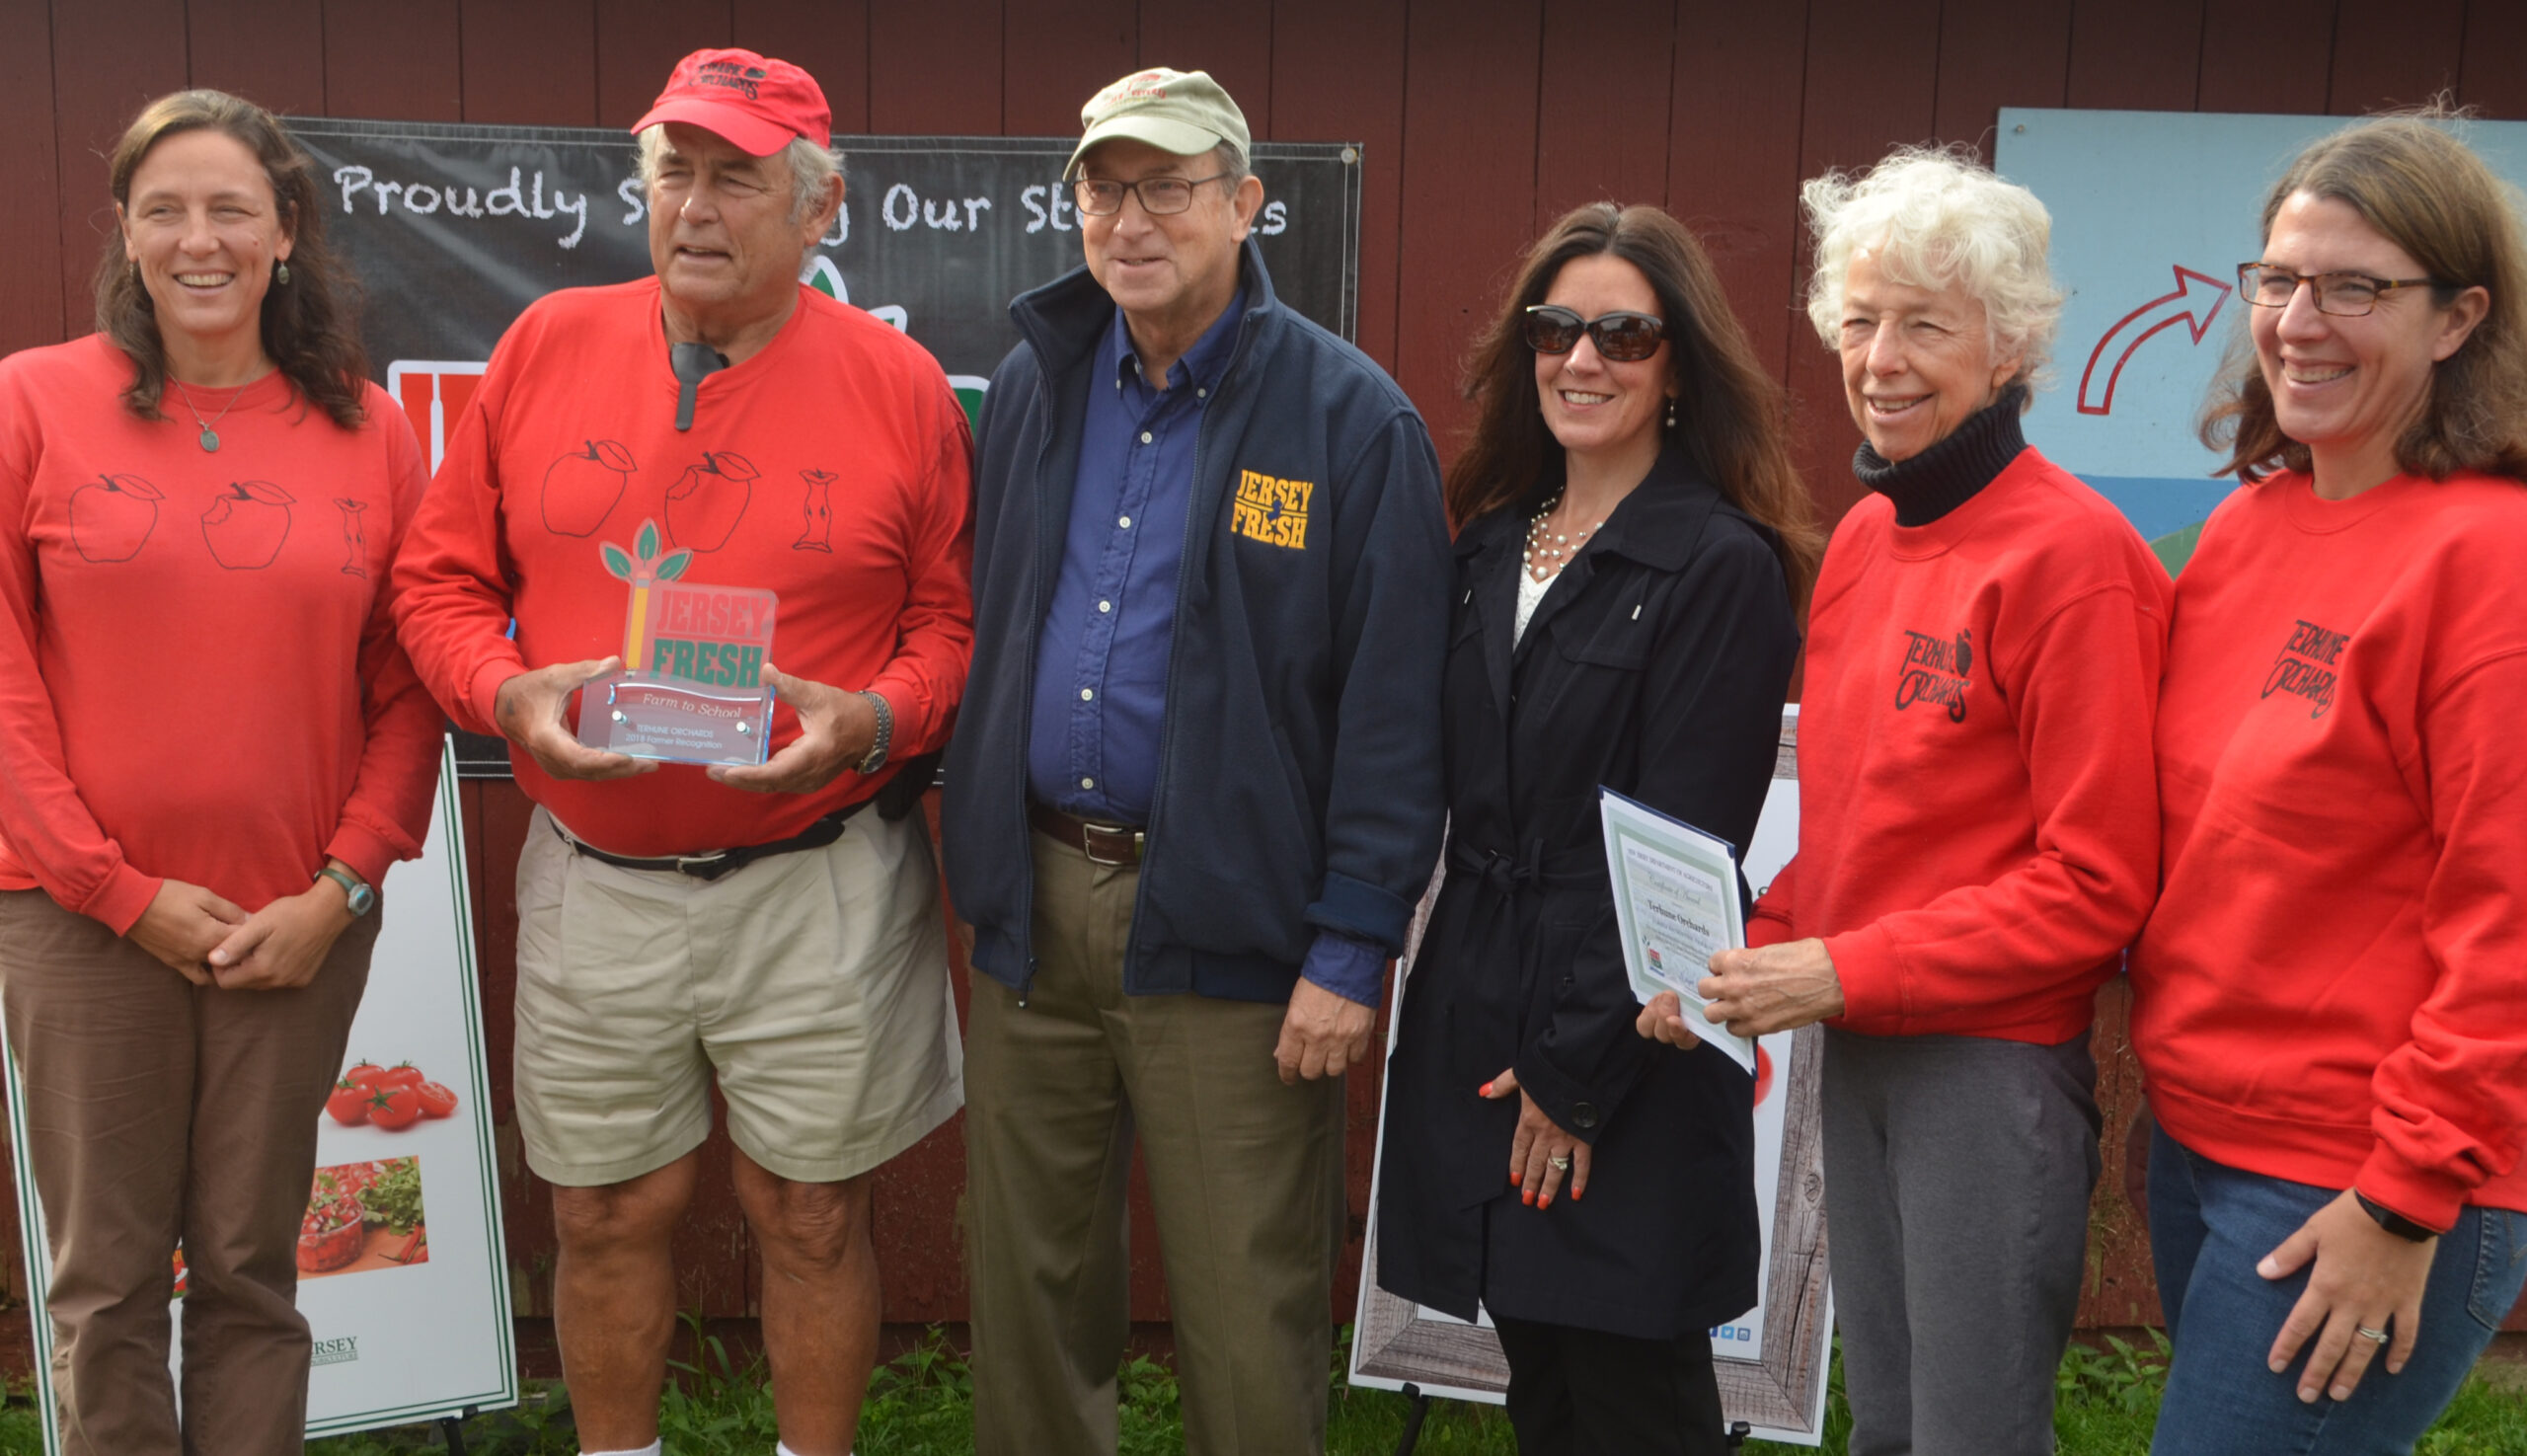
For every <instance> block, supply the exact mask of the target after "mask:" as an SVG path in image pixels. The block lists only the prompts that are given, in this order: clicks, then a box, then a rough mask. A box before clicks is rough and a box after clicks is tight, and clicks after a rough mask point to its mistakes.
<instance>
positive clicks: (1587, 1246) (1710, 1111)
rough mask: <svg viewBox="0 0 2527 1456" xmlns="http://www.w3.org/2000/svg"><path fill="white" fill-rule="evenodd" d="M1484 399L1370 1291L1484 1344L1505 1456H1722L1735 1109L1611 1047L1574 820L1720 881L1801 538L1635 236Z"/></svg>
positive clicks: (1743, 413)
mask: <svg viewBox="0 0 2527 1456" xmlns="http://www.w3.org/2000/svg"><path fill="white" fill-rule="evenodd" d="M1474 375H1475V377H1474V380H1473V389H1472V392H1473V395H1474V397H1475V399H1476V401H1477V405H1478V408H1479V411H1480V415H1479V420H1478V423H1477V426H1476V433H1475V436H1474V438H1473V440H1472V441H1471V442H1470V444H1469V446H1468V448H1467V449H1466V451H1465V453H1464V454H1463V456H1462V457H1461V458H1460V459H1459V460H1458V461H1457V464H1456V467H1455V468H1454V469H1453V470H1452V471H1451V472H1450V474H1449V477H1448V483H1447V493H1448V505H1449V509H1450V512H1451V514H1452V515H1453V516H1454V517H1455V518H1456V520H1457V522H1458V524H1459V527H1460V535H1459V537H1458V541H1457V562H1458V565H1457V595H1458V606H1457V610H1456V620H1455V626H1454V629H1453V631H1452V633H1451V635H1450V639H1449V648H1448V658H1447V671H1446V686H1445V689H1444V693H1445V696H1444V705H1445V717H1446V724H1447V776H1448V799H1449V811H1450V823H1449V831H1448V848H1447V880H1446V883H1445V885H1444V886H1443V887H1442V889H1441V890H1440V892H1439V901H1438V904H1437V907H1436V908H1435V910H1434V911H1433V912H1432V916H1431V920H1430V924H1429V928H1428V931H1427V933H1426V934H1425V935H1424V937H1423V940H1422V942H1421V949H1420V953H1419V955H1418V957H1417V959H1416V961H1415V964H1414V967H1413V972H1412V975H1411V977H1410V979H1409V980H1408V981H1407V983H1406V986H1405V990H1404V1001H1403V1006H1402V1008H1401V1010H1400V1011H1399V1013H1398V1014H1399V1015H1400V1016H1401V1017H1402V1019H1403V1021H1402V1026H1401V1029H1400V1031H1399V1033H1398V1039H1397V1043H1396V1048H1395V1054H1394V1060H1393V1064H1392V1066H1391V1068H1390V1070H1389V1072H1388V1097H1389V1099H1390V1102H1389V1106H1388V1110H1387V1114H1386V1146H1385V1153H1384V1157H1385V1163H1384V1168H1385V1173H1384V1183H1383V1190H1382V1192H1381V1194H1380V1208H1379V1227H1378V1233H1379V1250H1380V1254H1379V1281H1380V1282H1381V1283H1382V1284H1383V1285H1384V1286H1385V1287H1386V1288H1387V1289H1388V1290H1390V1291H1391V1292H1393V1293H1395V1294H1398V1295H1401V1296H1403V1297H1405V1298H1407V1299H1411V1300H1414V1301H1416V1302H1417V1303H1420V1304H1424V1305H1428V1306H1430V1307H1431V1308H1434V1309H1438V1310H1442V1311H1445V1312H1447V1313H1449V1314H1453V1315H1456V1316H1458V1317H1460V1318H1464V1319H1472V1318H1473V1317H1474V1315H1475V1311H1476V1306H1477V1304H1478V1302H1479V1303H1480V1304H1481V1305H1482V1306H1483V1307H1484V1308H1485V1309H1486V1310H1488V1311H1489V1313H1490V1314H1491V1316H1492V1320H1493V1324H1494V1326H1495V1327H1496V1328H1497V1329H1498V1331H1499V1335H1500V1342H1501V1345H1502V1348H1503V1349H1504V1350H1505V1351H1506V1352H1507V1354H1508V1358H1509V1370H1510V1380H1509V1416H1510V1419H1511V1421H1512V1423H1513V1424H1514V1425H1515V1426H1516V1428H1517V1432H1518V1441H1519V1447H1520V1449H1521V1450H1522V1451H1524V1452H1527V1453H1530V1456H1534V1453H1543V1452H1564V1451H1570V1452H1579V1451H1622V1452H1627V1453H1629V1452H1644V1453H1655V1452H1676V1453H1688V1452H1694V1453H1698V1452H1705V1451H1711V1452H1718V1451H1721V1450H1723V1449H1724V1447H1723V1433H1722V1425H1721V1413H1720V1394H1719V1387H1718V1385H1717V1383H1716V1381H1715V1379H1714V1375H1713V1371H1712V1364H1711V1344H1710V1340H1709V1337H1708V1333H1707V1332H1708V1330H1709V1329H1710V1327H1711V1326H1713V1325H1715V1324H1718V1323H1721V1322H1722V1321H1724V1320H1728V1319H1732V1318H1734V1317H1736V1316H1737V1315H1740V1314H1742V1313H1744V1312H1745V1311H1746V1310H1747V1309H1749V1308H1750V1307H1752V1306H1753V1305H1754V1303H1755V1286H1756V1278H1757V1268H1756V1264H1757V1223H1756V1211H1755V1190H1754V1167H1753V1165H1754V1142H1755V1137H1754V1115H1753V1091H1754V1089H1753V1082H1752V1079H1750V1078H1749V1077H1748V1076H1747V1074H1746V1073H1745V1072H1744V1071H1743V1070H1742V1069H1741V1068H1739V1067H1738V1066H1737V1064H1736V1063H1734V1062H1733V1061H1731V1060H1729V1058H1728V1057H1727V1056H1726V1055H1725V1054H1724V1053H1723V1052H1721V1051H1719V1050H1718V1049H1716V1048H1712V1047H1707V1046H1695V1047H1691V1048H1678V1047H1672V1046H1664V1045H1659V1044H1657V1043H1653V1042H1649V1041H1646V1040H1644V1039H1643V1038H1642V1037H1641V1036H1639V1035H1636V1034H1635V1032H1634V1020H1635V1018H1636V1016H1637V1015H1638V1013H1639V1011H1640V1005H1639V1002H1638V1001H1637V999H1636V998H1635V997H1634V995H1633V993H1632V989H1631V984H1630V981H1629V979H1628V978H1627V976H1626V974H1625V971H1624V959H1623V949H1622V947H1621V945H1620V944H1619V943H1618V938H1617V934H1616V929H1615V909H1614V900H1613V894H1612V890H1611V888H1610V885H1609V882H1608V880H1607V876H1606V861H1605V850H1604V846H1603V842H1602V835H1601V832H1600V829H1599V821H1598V803H1597V790H1598V786H1600V785H1604V786H1607V787H1610V788H1612V789H1615V790H1617V791H1618V792H1621V793H1623V794H1626V795H1628V796H1630V797H1632V798H1634V799H1636V800H1639V801H1641V802H1643V803H1645V804H1647V805H1650V806H1652V807H1654V808H1658V809H1662V810H1664V811H1666V812H1667V813H1670V814H1674V815H1676V816H1677V817H1679V818H1682V819H1684V820H1686V821H1688V822H1690V823H1693V824H1695V825H1698V826H1699V827H1701V828H1703V829H1705V830H1707V831H1709V832H1710V833H1713V834H1715V835H1718V836H1720V837H1721V838H1723V839H1726V840H1728V841H1729V842H1731V843H1733V844H1735V845H1737V846H1738V847H1739V848H1740V849H1741V850H1742V849H1743V847H1744V846H1745V845H1746V843H1747V842H1748V840H1749V839H1750V838H1751V837H1752V836H1753V834H1754V829H1755V819H1756V816H1757V814H1758V813H1759V812H1761V810H1762V808H1763V803H1764V795H1765V791H1766V790H1767V788H1768V787H1769V786H1770V783H1771V779H1772V771H1773V761H1774V753H1775V745H1776V743H1777V741H1778V737H1779V731H1780V725H1781V709H1782V701H1783V696H1784V692H1785V690H1786V689H1787V687H1788V685H1789V681H1790V673H1791V665H1792V662H1793V660H1794V659H1795V657H1796V656H1797V654H1798V651H1799V632H1798V624H1797V620H1796V617H1795V615H1794V603H1795V602H1796V600H1797V599H1798V597H1799V595H1800V592H1801V591H1802V590H1803V588H1804V586H1805V584H1806V582H1807V580H1808V579H1809V577H1810V575H1811V574H1812V572H1813V569H1814V563H1815V560H1816V555H1817V533H1816V531H1815V528H1814V526H1813V525H1812V524H1811V520H1810V515H1809V510H1808V505H1807V500H1806V497H1805V495H1804V493H1803V491H1802V490H1801V489H1800V484H1799V481H1798V478H1797V476H1796V474H1795V473H1794V471H1793V470H1792V468H1791V465H1790V459H1789V452H1788V448H1787V445H1786V443H1785V440H1784V438H1783V425H1782V420H1783V409H1782V403H1781V396H1780V391H1779V390H1778V388H1777V387H1776V386H1775V385H1774V384H1773V382H1772V381H1771V380H1770V379H1769V378H1767V377H1766V376H1765V374H1764V373H1763V371H1762V370H1761V368H1760V367H1759V366H1758V365H1757V364H1756V362H1755V359H1754V354H1753V350H1752V349H1751V348H1750V347H1749V346H1748V345H1747V343H1746V340H1745V336H1744V334H1743V333H1742V332H1741V331H1740V330H1739V328H1738V326H1737V323H1736V320H1735V319H1734V318H1733V317H1732V316H1731V315H1730V314H1729V312H1728V308H1727V302H1726V299H1725V296H1724V295H1723V291H1722V289H1721V286H1720V281H1719V279H1718V277H1717V276H1716V275H1715V274H1714V272H1713V270H1712V268H1711V264H1710V261H1709V260H1708V259H1707V258H1706V257H1705V256H1704V254H1703V251H1702V249H1701V248H1700V247H1699V246H1698V245H1697V244H1696V243H1695V242H1694V240H1693V238H1692V236H1691V235H1690V234H1688V233H1687V232H1686V231H1685V230H1684V228H1683V227H1681V226H1679V225H1678V224H1677V223H1676V221H1675V220H1674V219H1672V218H1670V217H1668V216H1667V215H1666V214H1665V213H1664V212H1661V211H1659V210H1657V209H1656V208H1653V207H1630V208H1621V209H1618V208H1617V207H1615V206H1614V205H1613V204H1611V203H1599V204H1595V205H1591V206H1587V207H1582V208H1580V209H1579V210H1577V211H1575V212H1573V213H1571V214H1570V216H1568V217H1565V218H1564V219H1563V220H1562V221H1561V222H1560V223H1559V224H1558V225H1557V226H1556V227H1555V228H1554V229H1553V230H1552V232H1550V233H1548V234H1547V235H1546V236H1545V237H1544V239H1543V240H1542V241H1540V242H1539V243H1537V244H1536V246H1535V247H1534V249H1532V250H1531V251H1530V253H1529V254H1528V257H1527V260H1526V263H1525V266H1524V268H1523V269H1522V271H1521V273H1520V275H1519V278H1518V282H1517V284H1516V286H1515V287H1514V288H1513V289H1512V292H1511V296H1510V299H1509V302H1508V304H1507V306H1506V307H1505V308H1504V309H1503V310H1502V313H1501V315H1500V317H1499V319H1498V320H1496V321H1495V322H1494V324H1493V327H1492V329H1491V331H1490V333H1489V334H1488V335H1487V336H1486V337H1485V339H1484V340H1483V342H1482V343H1481V344H1480V345H1478V349H1477V354H1476V360H1475V365H1474ZM1504 1174H1505V1176H1504Z"/></svg>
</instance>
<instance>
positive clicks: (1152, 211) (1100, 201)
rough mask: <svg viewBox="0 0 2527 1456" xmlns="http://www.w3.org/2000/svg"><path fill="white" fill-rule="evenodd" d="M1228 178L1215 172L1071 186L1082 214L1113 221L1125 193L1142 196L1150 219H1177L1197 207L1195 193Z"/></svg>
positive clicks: (1094, 179)
mask: <svg viewBox="0 0 2527 1456" xmlns="http://www.w3.org/2000/svg"><path fill="white" fill-rule="evenodd" d="M1227 176H1228V174H1227V173H1225V172H1214V173H1212V174H1211V175H1210V176H1208V177H1144V178H1142V179H1141V180H1140V181H1138V182H1109V181H1107V180H1106V179H1104V178H1102V177H1083V178H1080V179H1079V180H1078V181H1076V182H1073V183H1072V184H1071V185H1070V195H1071V200H1072V201H1073V202H1074V203H1076V204H1077V205H1078V207H1079V210H1080V211H1082V212H1085V213H1087V214H1088V215H1089V216H1091V217H1111V216H1113V215H1114V214H1115V213H1117V212H1120V211H1122V210H1123V193H1125V192H1134V193H1137V194H1139V196H1140V199H1141V210H1142V211H1143V212H1146V213H1148V214H1149V215H1150V216H1152V217H1173V216H1175V215H1176V214H1177V213H1179V212H1182V211H1184V210H1185V209H1186V208H1187V207H1190V206H1192V205H1193V189H1195V188H1197V187H1200V186H1201V185H1202V184H1204V183H1206V182H1218V181H1220V180H1221V179H1223V178H1225V177H1227Z"/></svg>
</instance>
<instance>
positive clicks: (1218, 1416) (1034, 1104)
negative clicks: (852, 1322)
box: [965, 835, 1342, 1456]
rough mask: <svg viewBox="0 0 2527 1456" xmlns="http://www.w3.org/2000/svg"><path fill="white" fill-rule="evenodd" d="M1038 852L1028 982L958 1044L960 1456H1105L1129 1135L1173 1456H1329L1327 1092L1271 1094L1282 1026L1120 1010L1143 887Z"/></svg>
mask: <svg viewBox="0 0 2527 1456" xmlns="http://www.w3.org/2000/svg"><path fill="white" fill-rule="evenodd" d="M1033 837H1034V854H1035V923H1034V940H1035V956H1036V963H1037V970H1036V973H1035V979H1034V984H1033V986H1032V987H1031V988H1030V991H1029V995H1028V1002H1027V1005H1026V1006H1025V1007H1024V1008H1021V1007H1020V1006H1019V1005H1018V998H1017V996H1016V995H1015V994H1014V993H1012V992H1011V991H1010V990H1009V989H1008V988H1007V987H1005V986H1003V985H1001V984H1000V983H999V982H998V981H995V980H992V979H991V978H990V977H988V976H976V977H974V984H973V1015H972V1021H971V1025H970V1027H969V1029H968V1031H967V1033H966V1038H965V1170H966V1173H965V1179H966V1194H965V1196H966V1208H965V1229H966V1249H967V1254H968V1257H969V1260H970V1263H971V1270H972V1276H973V1279H972V1283H973V1296H972V1298H973V1303H972V1310H973V1335H974V1447H975V1449H976V1450H977V1451H978V1452H981V1453H982V1456H1112V1452H1113V1450H1114V1446H1115V1438H1116V1434H1117V1425H1118V1420H1117V1418H1116V1414H1115V1397H1116V1391H1115V1380H1114V1372H1115V1366H1116V1364H1117V1362H1118V1361H1119V1360H1120V1359H1121V1356H1122V1353H1123V1341H1124V1339H1125V1337H1126V1336H1127V1335H1128V1333H1129V1332H1130V1328H1131V1327H1130V1305H1129V1298H1128V1296H1129V1292H1130V1289H1129V1286H1130V1279H1129V1270H1130V1260H1129V1258H1128V1255H1127V1252H1126V1249H1125V1244H1124V1238H1125V1232H1126V1230H1125V1223H1126V1220H1125V1217H1124V1187H1125V1176H1126V1174H1127V1173H1128V1172H1129V1170H1130V1168H1131V1162H1132V1144H1133V1141H1134V1137H1135V1134H1136V1133H1137V1136H1138V1140H1139V1143H1140V1148H1141V1152H1142V1154H1143V1156H1144V1158H1145V1160H1146V1162H1147V1165H1148V1171H1149V1188H1150V1202H1151V1205H1152V1208H1153V1210H1154V1211H1155V1212H1156V1214H1157V1216H1158V1240H1159V1251H1160V1254H1161V1255H1162V1257H1163V1259H1164V1262H1165V1264H1166V1269H1167V1292H1168V1302H1169V1307H1170V1310H1171V1313H1172V1315H1173V1318H1174V1323H1175V1333H1176V1360H1177V1372H1178V1375H1179V1377H1180V1378H1181V1380H1182V1381H1183V1389H1184V1397H1185V1449H1186V1450H1187V1453H1188V1456H1304V1453H1309V1452H1322V1451H1323V1450H1324V1449H1325V1396H1326V1374H1327V1370H1328V1367H1329V1363H1330V1360H1331V1357H1332V1344H1333V1316H1332V1309H1331V1306H1332V1301H1333V1285H1334V1265H1335V1261H1336V1259H1337V1258H1338V1257H1339V1256H1340V1251H1341V1225H1342V1079H1341V1078H1340V1077H1329V1078H1326V1079H1324V1080H1322V1081H1316V1082H1301V1083H1299V1084H1298V1085H1297V1086H1295V1087H1285V1086H1283V1085H1281V1079H1280V1075H1279V1073H1278V1071H1277V1070H1276V1069H1275V1068H1274V1066H1273V1062H1272V1048H1273V1045H1274V1043H1275V1042H1276V1041H1278V1040H1279V1038H1280V1032H1281V1019H1282V1015H1283V1013H1284V1011H1285V1010H1286V1008H1285V1007H1282V1006H1277V1005H1268V1006H1267V1005H1262V1004H1258V1003H1254V1002H1242V1001H1218V1000H1211V999H1208V998H1205V997H1201V996H1129V995H1125V994H1124V993H1123V946H1124V942H1125V940H1126V939H1127V938H1128V936H1129V935H1130V931H1131V919H1132V897H1133V894H1134V891H1135V890H1136V889H1137V887H1138V884H1139V879H1140V877H1139V872H1138V871H1136V870H1129V869H1117V868H1114V867H1110V866H1100V865H1094V864H1091V863H1090V862H1089V861H1088V859H1087V857H1086V856H1085V855H1083V854H1082V853H1081V852H1080V851H1079V850H1077V849H1075V848H1065V847H1063V846H1062V845H1060V844H1059V843H1057V842H1055V841H1054V840H1052V839H1049V838H1046V837H1044V836H1042V835H1035V836H1033Z"/></svg>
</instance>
